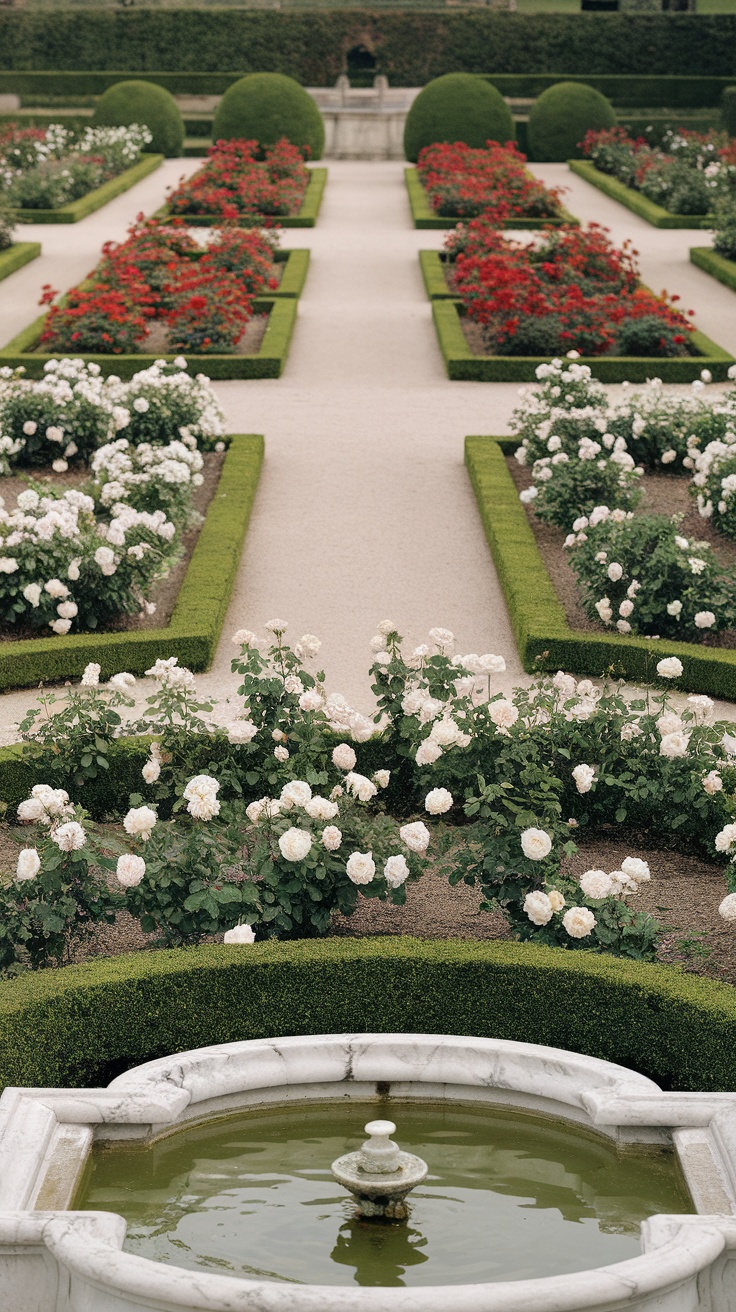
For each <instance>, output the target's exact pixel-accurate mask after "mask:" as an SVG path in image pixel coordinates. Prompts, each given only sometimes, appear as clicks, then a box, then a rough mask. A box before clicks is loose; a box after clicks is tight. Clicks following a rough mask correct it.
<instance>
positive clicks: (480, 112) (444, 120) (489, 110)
mask: <svg viewBox="0 0 736 1312" xmlns="http://www.w3.org/2000/svg"><path fill="white" fill-rule="evenodd" d="M515 139H516V129H515V127H514V120H513V118H512V117H511V111H510V109H509V107H508V105H507V104H506V101H505V100H504V98H503V96H502V95H501V92H500V91H498V90H497V89H496V87H493V86H491V85H490V83H489V82H483V81H482V80H481V79H480V78H477V77H473V76H472V75H471V74H470V73H446V74H445V75H444V77H436V78H435V79H434V81H433V82H429V83H428V84H427V86H426V87H425V88H424V90H423V91H420V92H419V95H418V96H417V98H416V100H415V101H414V104H413V105H412V107H411V109H410V110H409V113H408V114H407V117H406V126H405V128H404V154H405V155H406V158H407V159H408V160H410V161H411V163H412V164H414V163H416V160H417V157H418V155H419V152H420V150H423V149H424V147H425V146H432V145H434V143H435V142H441V141H450V142H454V141H463V142H465V144H466V146H478V147H480V146H485V144H486V142H487V141H499V142H501V143H502V144H503V143H504V142H506V141H514V140H515Z"/></svg>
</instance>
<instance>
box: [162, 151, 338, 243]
mask: <svg viewBox="0 0 736 1312" xmlns="http://www.w3.org/2000/svg"><path fill="white" fill-rule="evenodd" d="M190 153H191V152H190ZM327 172H328V170H327V169H310V170H309V182H308V183H307V189H306V191H305V193H304V199H303V200H302V203H301V208H300V209H299V213H298V214H284V215H279V214H276V215H274V214H242V215H240V216H239V218H237V219H234V220H233V219H228V223H233V222H234V223H235V225H236V227H241V228H257V227H259V226H260V227H266V226H270V227H279V228H313V227H314V226H315V224H316V222H317V218H318V217H319V211H320V208H321V206H322V198H323V196H324V193H325V187H326V186H327ZM180 217H182V218H185V219H186V221H187V227H189V228H217V227H222V223H223V220H222V219H221V218H220V216H219V215H217V214H184V215H181V216H180ZM154 218H156V219H161V221H162V222H165V221H166V220H167V219H170V218H171V214H170V212H169V209H168V206H167V205H162V206H161V208H160V209H158V210H156V213H155V214H154Z"/></svg>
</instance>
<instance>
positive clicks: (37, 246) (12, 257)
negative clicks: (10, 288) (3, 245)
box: [0, 241, 41, 282]
mask: <svg viewBox="0 0 736 1312" xmlns="http://www.w3.org/2000/svg"><path fill="white" fill-rule="evenodd" d="M40 254H41V243H40V241H15V242H13V245H12V246H8V248H7V250H4V251H0V282H2V280H3V278H9V277H10V275H11V273H16V272H17V271H18V269H22V268H23V265H24V264H30V262H31V260H35V259H37V258H38V256H39V255H40Z"/></svg>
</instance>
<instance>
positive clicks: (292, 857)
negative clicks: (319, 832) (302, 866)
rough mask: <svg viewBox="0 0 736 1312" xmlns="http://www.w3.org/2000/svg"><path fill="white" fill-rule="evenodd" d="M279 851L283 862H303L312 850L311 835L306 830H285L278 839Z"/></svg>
mask: <svg viewBox="0 0 736 1312" xmlns="http://www.w3.org/2000/svg"><path fill="white" fill-rule="evenodd" d="M279 850H280V852H281V855H282V857H283V858H284V860H285V861H303V860H304V858H305V857H307V856H309V853H310V851H311V850H312V835H311V834H310V833H309V831H308V830H306V829H295V828H291V829H287V830H286V832H285V833H283V834H282V835H281V837H280V838H279Z"/></svg>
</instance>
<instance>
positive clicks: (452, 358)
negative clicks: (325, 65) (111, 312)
mask: <svg viewBox="0 0 736 1312" xmlns="http://www.w3.org/2000/svg"><path fill="white" fill-rule="evenodd" d="M426 254H431V252H426ZM428 263H429V262H425V264H424V265H423V270H424V267H427V265H428ZM437 263H438V264H440V263H441V262H440V260H439V257H438V258H437ZM460 305H461V302H460V301H458V300H456V299H445V300H439V299H435V300H433V301H432V318H433V319H434V326H435V329H436V332H437V340H438V342H439V347H440V351H441V353H442V358H443V360H444V362H445V368H446V370H447V376H448V378H450V379H452V381H453V382H473V383H533V382H535V381H536V370H537V369H538V367H539V365H540V364H548V363H549V361H550V360H551V359H552V356H551V355H546V356H540V355H473V352H472V351H471V350H470V347H469V346H468V343H467V341H466V339H465V334H464V333H463V330H462V326H461V322H460V309H459V307H460ZM690 340H691V342H692V345H693V346H694V347H695V349H696V350H697V351H698V352H699V354H698V355H688V356H683V357H681V358H676V359H672V360H669V359H660V358H657V357H654V356H634V355H631V356H628V355H627V356H615V355H611V356H594V355H591V356H581V357H580V358H579V360H578V361H577V363H578V364H585V365H588V367H589V368H590V371H591V373H592V375H593V377H594V378H598V379H600V381H601V382H603V383H622V382H630V383H645V382H646V381H647V380H648V379H649V378H661V380H662V382H664V383H691V382H693V380H694V379H696V378H699V377H700V373H701V370H702V369H709V370H710V372H711V374H712V376H713V380H714V381H715V382H723V381H725V380H726V379H727V377H728V370H729V369H730V367H731V365H733V364H734V358H733V356H732V355H729V353H728V351H724V350H723V348H722V347H720V346H718V345H717V344H716V343H715V342H712V341H711V340H710V338H709V337H706V336H705V334H704V333H701V332H699V331H697V330H696V331H695V332H694V333H692V334H691V338H690ZM1 359H2V356H1V354H0V360H1Z"/></svg>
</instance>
